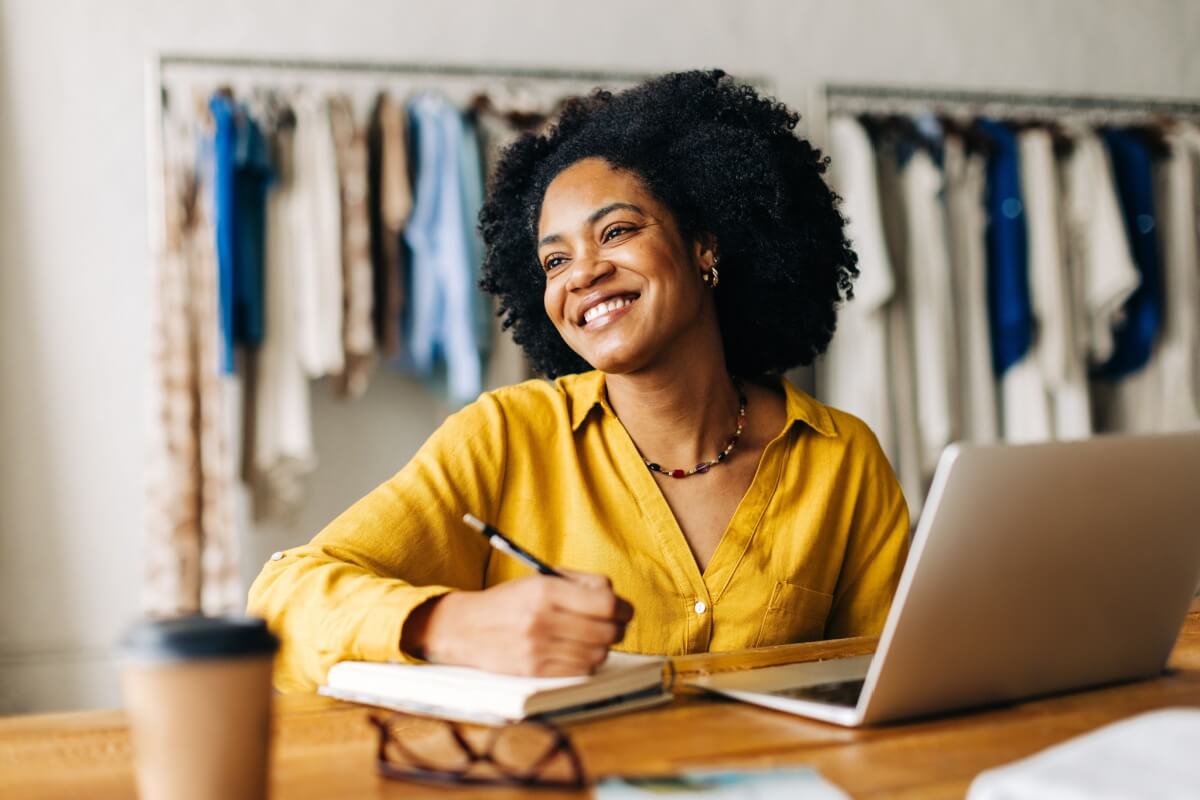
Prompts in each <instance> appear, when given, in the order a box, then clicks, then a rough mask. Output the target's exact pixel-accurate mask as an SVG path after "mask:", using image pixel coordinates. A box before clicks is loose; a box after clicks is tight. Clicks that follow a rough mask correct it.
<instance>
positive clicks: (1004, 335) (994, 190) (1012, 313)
mask: <svg viewBox="0 0 1200 800" xmlns="http://www.w3.org/2000/svg"><path fill="white" fill-rule="evenodd" d="M976 124H977V125H978V126H979V128H980V129H981V130H982V131H983V132H984V133H986V134H987V136H988V137H989V138H990V139H991V140H992V146H993V151H992V153H991V157H990V158H989V159H988V180H987V190H986V198H987V209H988V226H987V246H988V247H987V252H988V308H989V319H990V327H991V339H992V368H993V369H994V370H995V373H996V376H997V378H998V380H999V382H1000V431H1001V435H1002V436H1003V438H1004V439H1005V440H1006V441H1010V442H1024V441H1042V440H1045V439H1049V438H1050V435H1051V431H1050V424H1051V422H1050V420H1051V411H1050V408H1049V405H1048V401H1047V398H1046V395H1045V389H1044V387H1043V383H1042V379H1041V376H1040V374H1039V372H1038V366H1037V364H1036V363H1035V362H1034V360H1033V359H1031V358H1029V357H1028V355H1029V351H1030V348H1031V347H1032V344H1033V333H1034V319H1033V303H1032V298H1031V297H1030V292H1029V250H1028V230H1027V227H1026V224H1027V223H1026V214H1025V203H1024V200H1023V195H1022V186H1021V165H1020V151H1019V148H1018V144H1017V136H1016V133H1015V132H1014V131H1013V130H1012V128H1011V127H1010V126H1009V125H1007V124H1005V123H1002V122H997V121H995V120H989V119H980V120H979V121H978V122H977V123H976Z"/></svg>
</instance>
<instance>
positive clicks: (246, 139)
mask: <svg viewBox="0 0 1200 800" xmlns="http://www.w3.org/2000/svg"><path fill="white" fill-rule="evenodd" d="M272 174H273V173H272V169H271V154H270V148H269V146H268V144H267V140H266V137H265V136H263V134H262V130H261V129H260V128H259V127H258V125H257V123H255V121H254V119H253V118H252V117H251V116H250V114H249V113H248V112H247V110H246V109H245V108H244V107H243V108H242V109H240V113H239V114H238V116H237V138H236V142H235V146H234V187H233V193H234V218H233V228H234V237H233V282H234V286H233V341H234V343H235V344H241V345H246V346H248V347H257V346H258V345H259V344H261V343H262V339H263V330H264V322H263V307H264V306H265V300H264V294H263V291H264V287H263V271H264V257H265V251H264V241H265V239H266V223H267V188H268V187H269V186H270V184H271V178H272Z"/></svg>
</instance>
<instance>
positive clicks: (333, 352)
mask: <svg viewBox="0 0 1200 800" xmlns="http://www.w3.org/2000/svg"><path fill="white" fill-rule="evenodd" d="M291 106H292V110H293V111H294V112H295V115H296V130H295V134H294V141H293V150H294V156H295V157H294V160H293V165H292V192H293V195H292V204H293V214H294V215H295V228H294V230H295V233H296V236H297V237H298V238H297V241H296V249H295V253H294V255H295V257H296V260H295V263H294V265H293V267H292V269H294V270H295V275H296V296H297V302H298V309H297V320H296V326H297V330H296V333H297V335H298V337H299V342H300V361H301V363H302V364H303V365H304V369H305V371H306V372H307V373H308V375H309V377H312V378H320V377H322V376H325V375H336V374H338V373H340V372H341V371H342V368H343V365H344V364H345V350H344V347H343V344H342V304H343V284H342V208H341V191H340V187H339V185H338V169H337V149H336V147H335V146H334V143H333V130H332V127H331V124H330V120H329V106H328V104H327V103H326V102H325V101H324V100H323V99H321V98H319V97H317V96H315V95H313V94H311V93H308V92H298V93H296V94H295V95H294V96H293V97H292V98H291Z"/></svg>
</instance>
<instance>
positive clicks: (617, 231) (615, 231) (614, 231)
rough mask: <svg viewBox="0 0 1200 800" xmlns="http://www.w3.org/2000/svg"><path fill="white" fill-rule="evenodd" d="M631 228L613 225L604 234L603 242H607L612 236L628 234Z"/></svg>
mask: <svg viewBox="0 0 1200 800" xmlns="http://www.w3.org/2000/svg"><path fill="white" fill-rule="evenodd" d="M631 230H633V228H627V227H625V226H624V225H615V226H613V227H611V228H609V229H608V230H606V231H605V232H604V237H603V241H606V242H607V241H609V240H610V239H612V238H613V236H620V235H621V234H622V233H628V232H629V231H631Z"/></svg>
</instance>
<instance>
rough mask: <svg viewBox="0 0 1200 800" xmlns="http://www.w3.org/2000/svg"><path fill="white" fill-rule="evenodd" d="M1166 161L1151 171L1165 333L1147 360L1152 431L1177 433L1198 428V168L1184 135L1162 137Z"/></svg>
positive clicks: (1199, 411)
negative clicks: (1152, 386) (1151, 392)
mask: <svg viewBox="0 0 1200 800" xmlns="http://www.w3.org/2000/svg"><path fill="white" fill-rule="evenodd" d="M1165 138H1166V143H1167V147H1168V156H1167V158H1166V159H1165V160H1164V161H1162V162H1160V163H1159V165H1158V166H1157V168H1156V170H1155V205H1156V210H1157V212H1158V231H1159V236H1160V237H1161V238H1160V241H1161V243H1162V259H1163V260H1162V267H1163V283H1164V292H1163V299H1164V306H1165V307H1164V309H1163V312H1164V317H1163V330H1162V333H1161V336H1160V338H1159V341H1158V345H1157V346H1156V347H1155V350H1154V354H1153V356H1152V357H1151V364H1150V366H1152V367H1154V370H1153V371H1152V376H1153V377H1152V378H1151V379H1152V380H1154V381H1156V382H1157V386H1156V387H1155V389H1154V394H1155V397H1154V398H1153V400H1154V403H1155V406H1156V414H1155V416H1156V418H1157V419H1156V420H1155V423H1156V424H1155V428H1156V429H1157V430H1160V431H1178V430H1186V429H1189V428H1195V427H1196V426H1197V424H1200V407H1198V400H1200V398H1198V397H1197V394H1196V371H1197V362H1198V361H1200V347H1198V346H1197V342H1198V341H1200V339H1198V338H1197V336H1198V333H1197V328H1198V327H1200V321H1198V320H1197V314H1200V252H1198V251H1200V244H1198V243H1197V216H1196V214H1197V208H1196V191H1197V185H1196V171H1195V167H1196V164H1195V162H1194V161H1193V153H1192V152H1191V149H1190V147H1189V145H1188V142H1187V138H1186V136H1185V135H1184V134H1183V133H1181V132H1178V131H1168V132H1167V133H1166V136H1165Z"/></svg>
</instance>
